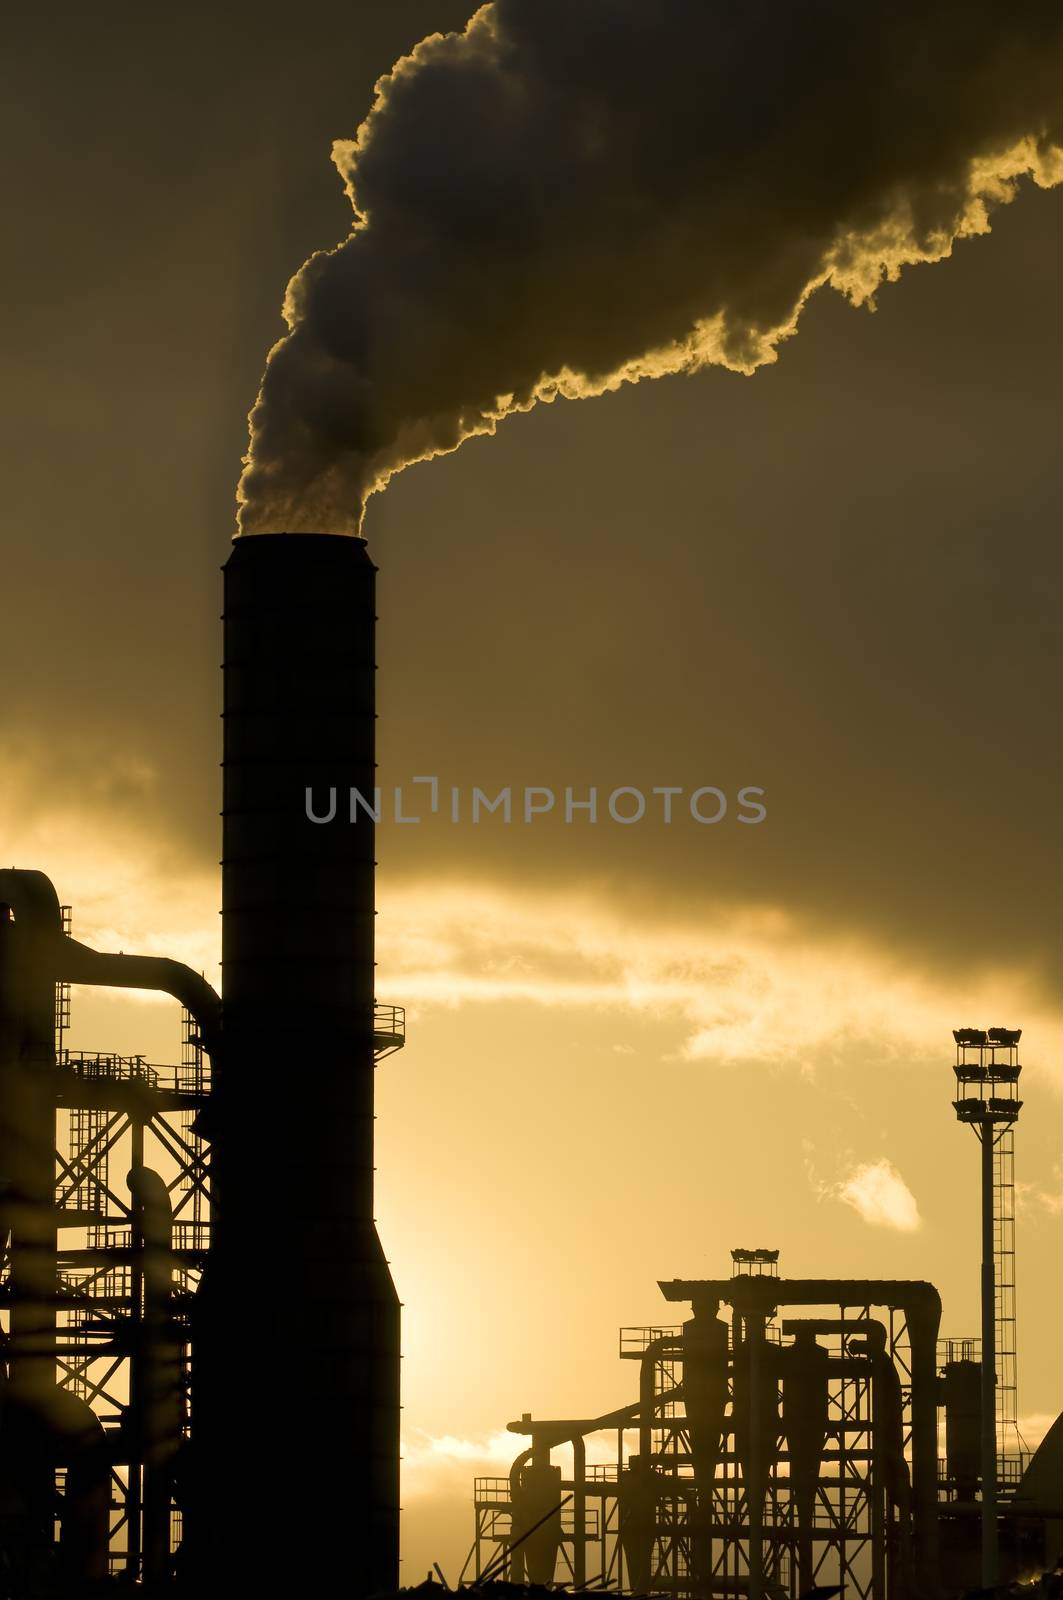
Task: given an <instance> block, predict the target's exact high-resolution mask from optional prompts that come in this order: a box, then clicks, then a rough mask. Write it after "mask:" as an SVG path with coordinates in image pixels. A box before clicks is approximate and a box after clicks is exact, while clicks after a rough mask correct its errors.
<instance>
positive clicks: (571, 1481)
mask: <svg viewBox="0 0 1063 1600" xmlns="http://www.w3.org/2000/svg"><path fill="white" fill-rule="evenodd" d="M374 579H375V568H374V566H373V564H372V562H371V561H370V559H369V555H368V553H367V550H366V546H365V544H364V543H363V542H362V541H361V540H360V539H357V538H353V537H344V536H335V535H314V534H306V535H288V534H262V535H256V536H253V537H245V538H242V539H239V540H237V542H236V544H235V546H234V551H233V554H232V556H231V558H230V560H229V562H228V564H227V567H226V572H225V618H224V627H225V662H224V674H225V678H224V682H225V690H224V804H223V888H222V916H223V977H224V984H223V996H222V997H219V996H218V994H216V993H215V991H214V990H213V989H212V988H211V986H210V985H209V984H208V983H206V982H205V980H204V979H202V978H201V977H199V976H198V975H197V974H195V973H194V972H192V971H190V970H189V969H188V968H187V967H184V966H182V965H180V964H179V963H177V962H172V961H166V960H160V959H155V958H146V957H137V956H132V955H124V954H119V955H108V954H102V953H99V952H97V951H94V950H91V949H89V948H87V947H86V946H84V945H82V944H80V943H79V942H77V940H76V939H75V938H74V937H73V936H72V933H71V927H70V922H69V919H68V917H67V913H66V909H65V908H64V907H63V906H62V904H61V902H60V899H59V896H58V894H57V892H56V889H55V888H54V887H53V885H52V884H51V883H50V881H49V880H48V878H47V877H45V876H44V875H43V874H42V873H40V872H38V871H36V870H31V869H29V868H27V869H23V870H16V869H11V870H9V871H2V872H0V1185H2V1186H0V1246H2V1250H3V1254H2V1259H0V1314H2V1321H3V1347H2V1352H0V1353H2V1362H3V1371H2V1379H0V1595H2V1596H11V1597H16V1596H26V1597H31V1596H37V1595H41V1596H43V1595H67V1594H69V1595H75V1594H82V1593H92V1592H94V1591H96V1590H100V1591H104V1590H106V1588H107V1587H108V1585H109V1584H110V1583H117V1584H119V1585H121V1584H123V1583H128V1584H130V1585H133V1584H136V1585H140V1586H142V1592H148V1593H164V1592H171V1590H177V1591H179V1592H184V1593H189V1594H207V1593H212V1592H223V1593H225V1592H227V1593H233V1594H237V1593H239V1594H245V1593H246V1594H258V1593H263V1594H264V1593H266V1592H271V1593H272V1592H278V1593H282V1594H284V1593H287V1594H293V1595H307V1596H316V1595H322V1596H324V1595H333V1594H336V1595H339V1594H346V1595H352V1596H358V1597H361V1596H369V1595H373V1594H382V1593H387V1592H390V1591H393V1590H395V1589H396V1588H397V1586H398V1583H399V1562H398V1534H399V1358H400V1338H399V1304H398V1299H397V1296H396V1292H395V1288H394V1286H393V1284H392V1281H391V1276H390V1273H389V1269H388V1266H387V1262H386V1260H385V1257H384V1254H383V1251H382V1248H381V1244H380V1241H379V1239H378V1237H377V1231H376V1225H375V1221H374V1210H373V1173H374V1156H373V1120H374V1111H373V1108H374V1088H373V1086H374V1076H373V1075H374V1068H375V1065H376V1063H377V1062H378V1061H379V1060H380V1059H381V1058H382V1057H384V1056H387V1055H389V1054H391V1053H392V1052H394V1051H395V1050H397V1049H399V1048H401V1046H402V1044H403V1042H404V1017H403V1012H402V1010H401V1009H400V1008H399V1007H397V1006H394V1005H385V1004H383V1003H381V1002H380V1001H378V999H377V997H376V995H375V993H374V933H373V927H374V915H375V906H374V851H373V824H372V818H371V817H370V816H369V815H368V814H367V812H366V811H364V810H362V811H360V812H359V813H358V814H357V816H356V817H355V818H354V819H352V824H351V826H349V827H343V828H323V827H315V826H314V825H313V824H312V823H311V822H309V821H308V819H307V817H306V814H305V810H304V807H303V804H302V797H303V795H304V793H305V790H306V788H307V787H308V786H311V785H313V786H320V787H324V788H329V787H336V788H337V789H340V790H344V789H357V790H359V791H360V792H361V793H370V792H371V791H372V789H373V786H374V767H375V763H374V724H375V709H374V707H375V694H374V675H375V662H374V628H375V596H374ZM72 984H78V985H81V984H85V985H104V986H114V987H119V988H146V989H154V990H158V991H160V992H162V993H164V994H167V995H170V996H172V997H173V999H174V1000H175V1001H176V1002H177V1003H179V1004H180V1005H181V1006H182V1007H183V1008H184V1039H185V1046H184V1053H183V1057H182V1060H181V1062H180V1064H178V1065H175V1066H170V1067H161V1066H155V1065H149V1064H148V1063H147V1062H146V1061H145V1060H143V1059H142V1058H141V1057H123V1056H119V1055H115V1054H108V1053H99V1054H90V1053H85V1052H81V1051H75V1050H72V1049H71V1048H69V1046H68V1044H67V1042H66V1038H67V1029H68V1026H69V1020H70V1018H69V1006H70V986H71V985H72ZM1018 1047H1019V1032H1018V1030H1010V1029H1003V1028H994V1029H991V1030H988V1031H982V1030H979V1029H972V1028H965V1029H959V1030H957V1032H956V1035H955V1052H956V1053H955V1060H954V1072H955V1081H956V1099H955V1102H954V1104H955V1109H956V1113H957V1116H958V1117H959V1119H960V1121H961V1122H964V1123H966V1124H968V1125H970V1126H971V1127H972V1128H974V1130H975V1131H976V1133H977V1134H978V1136H979V1138H980V1140H981V1151H982V1179H983V1264H982V1271H983V1278H982V1292H983V1320H982V1327H981V1332H980V1337H979V1338H977V1339H975V1338H971V1339H951V1340H950V1339H945V1340H943V1339H942V1338H941V1330H940V1319H941V1306H940V1301H939V1297H938V1294H937V1291H936V1290H935V1289H934V1287H933V1286H932V1285H931V1284H929V1283H920V1282H903V1281H901V1282H892V1281H878V1280H859V1279H857V1280H853V1279H837V1278H832V1277H830V1276H829V1275H825V1276H824V1277H822V1278H817V1279H803V1278H802V1279H787V1278H786V1277H784V1276H780V1275H779V1262H778V1253H777V1252H775V1251H771V1250H765V1249H752V1250H749V1249H736V1250H734V1251H733V1252H732V1272H731V1275H730V1276H728V1277H723V1278H719V1279H709V1280H701V1279H691V1280H680V1281H674V1282H665V1283H662V1284H661V1289H662V1292H663V1294H664V1297H665V1299H666V1300H667V1301H668V1302H669V1303H670V1305H674V1306H676V1307H679V1308H683V1310H682V1311H680V1312H678V1313H677V1315H679V1316H680V1318H681V1320H679V1321H678V1322H676V1323H675V1324H674V1325H668V1326H664V1325H662V1326H657V1327H651V1328H639V1329H625V1330H623V1332H622V1334H621V1341H620V1355H621V1357H622V1358H623V1359H624V1360H626V1361H630V1362H633V1363H635V1364H636V1366H637V1375H638V1377H637V1386H636V1385H633V1387H634V1388H635V1394H634V1398H632V1399H631V1400H630V1401H628V1402H625V1403H623V1404H621V1405H620V1406H618V1407H617V1408H616V1409H615V1410H613V1411H611V1412H609V1413H608V1414H607V1415H604V1416H591V1417H577V1418H571V1417H570V1418H561V1419H556V1418H538V1417H533V1416H531V1415H524V1416H523V1417H522V1418H521V1419H520V1420H519V1421H516V1422H514V1423H512V1424H510V1427H511V1429H512V1431H513V1432H514V1433H515V1435H519V1436H521V1439H520V1440H518V1439H517V1438H515V1440H514V1449H515V1460H514V1463H513V1467H512V1470H511V1472H510V1473H509V1475H508V1476H507V1477H503V1478H498V1479H487V1478H481V1479H478V1480H477V1481H476V1485H475V1528H474V1530H472V1529H471V1530H470V1532H472V1531H474V1534H475V1537H474V1542H473V1547H472V1550H471V1552H470V1560H469V1562H468V1563H467V1570H468V1571H469V1573H470V1577H469V1581H470V1582H471V1583H475V1584H479V1585H481V1586H483V1585H488V1584H491V1583H494V1582H499V1583H502V1582H505V1583H509V1584H511V1585H512V1584H529V1585H546V1586H560V1587H565V1586H571V1587H572V1588H574V1589H579V1590H582V1589H587V1588H590V1589H608V1590H610V1591H611V1592H614V1593H616V1592H628V1593H637V1594H641V1593H654V1594H657V1593H659V1594H668V1595H674V1596H690V1597H700V1596H706V1597H708V1596H713V1595H748V1596H749V1597H750V1600H761V1597H769V1596H771V1597H779V1596H789V1597H797V1596H801V1595H808V1594H810V1593H815V1592H817V1591H823V1590H824V1589H827V1590H829V1589H832V1588H840V1589H841V1590H842V1591H843V1592H844V1593H845V1594H846V1595H847V1596H853V1597H857V1596H858V1597H867V1600H920V1597H926V1600H930V1597H936V1596H941V1595H949V1594H957V1593H959V1592H961V1591H962V1590H964V1589H965V1588H968V1587H976V1586H978V1585H979V1584H983V1585H985V1586H992V1585H994V1584H995V1583H996V1582H997V1581H998V1579H1001V1578H1003V1579H1007V1578H1010V1577H1013V1576H1015V1575H1016V1574H1018V1573H1020V1572H1032V1571H1040V1570H1042V1569H1043V1568H1044V1567H1045V1566H1046V1565H1050V1564H1051V1563H1052V1561H1053V1560H1054V1558H1055V1557H1056V1556H1058V1555H1059V1553H1060V1551H1061V1550H1063V1427H1061V1425H1060V1424H1059V1423H1057V1425H1056V1426H1055V1428H1053V1430H1052V1431H1051V1432H1050V1433H1049V1435H1048V1437H1047V1439H1046V1441H1045V1443H1044V1444H1043V1445H1042V1446H1041V1448H1040V1449H1039V1451H1038V1452H1037V1453H1036V1455H1035V1456H1034V1457H1033V1459H1032V1461H1028V1460H1027V1459H1026V1457H1025V1454H1024V1452H1023V1449H1022V1446H1021V1442H1020V1441H1019V1440H1018V1437H1017V1424H1016V1415H1017V1414H1016V1404H1015V1359H1016V1339H1015V1312H1014V1209H1013V1196H1014V1182H1013V1172H1012V1161H1013V1131H1014V1126H1015V1122H1016V1119H1017V1117H1018V1114H1019V1108H1020V1101H1019V1099H1018V1088H1019V1078H1020V1072H1021V1066H1020V1063H1019V1057H1018ZM652 1266H653V1263H652V1262H647V1263H646V1267H647V1272H650V1271H652ZM828 1266H829V1263H824V1269H825V1270H826V1268H827V1267H828ZM687 1310H689V1315H686V1314H685V1312H686V1311H687ZM413 1314H414V1315H415V1314H416V1311H414V1313H413ZM942 1433H943V1438H944V1449H943V1451H942V1447H941V1442H940V1441H941V1439H942ZM597 1434H606V1435H608V1436H610V1437H615V1441H616V1452H615V1456H614V1458H613V1460H612V1461H611V1462H609V1461H602V1460H601V1459H596V1460H595V1461H593V1462H589V1461H588V1451H587V1441H588V1438H590V1437H591V1436H593V1435H597ZM522 1441H524V1442H522ZM560 1450H565V1451H570V1452H571V1467H570V1468H569V1469H568V1471H567V1473H566V1471H565V1469H564V1468H563V1467H562V1466H561V1465H559V1464H558V1463H556V1462H555V1461H554V1460H553V1459H552V1455H553V1453H554V1452H556V1451H560ZM463 1576H464V1575H463Z"/></svg>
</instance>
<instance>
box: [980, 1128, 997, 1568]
mask: <svg viewBox="0 0 1063 1600" xmlns="http://www.w3.org/2000/svg"><path fill="white" fill-rule="evenodd" d="M993 1130H994V1124H993V1123H992V1122H990V1121H985V1122H983V1123H982V1125H981V1127H980V1129H979V1135H980V1138H981V1141H982V1588H983V1589H992V1588H995V1587H996V1585H997V1583H999V1581H1000V1549H999V1539H998V1533H997V1402H996V1382H997V1349H996V1343H997V1341H996V1331H997V1327H996V1265H995V1257H994V1240H993Z"/></svg>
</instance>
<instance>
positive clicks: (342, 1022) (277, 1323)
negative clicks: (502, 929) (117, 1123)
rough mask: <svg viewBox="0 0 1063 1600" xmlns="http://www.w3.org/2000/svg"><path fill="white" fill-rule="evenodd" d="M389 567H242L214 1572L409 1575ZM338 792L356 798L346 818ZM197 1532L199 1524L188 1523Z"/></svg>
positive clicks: (227, 969) (214, 1268)
mask: <svg viewBox="0 0 1063 1600" xmlns="http://www.w3.org/2000/svg"><path fill="white" fill-rule="evenodd" d="M375 575H376V572H375V568H374V566H373V564H372V562H371V561H370V559H369V556H368V554H367V552H366V548H365V545H364V543H363V541H362V540H360V539H355V538H351V537H348V536H339V535H329V534H297V535H290V534H260V535H255V536H254V537H249V538H242V539H238V540H237V541H236V542H235V544H234V547H233V553H232V555H231V557H230V559H229V561H228V563H227V564H226V568H225V712H224V810H223V818H224V821H223V856H224V859H223V863H222V866H223V891H222V906H223V910H222V930H223V932H222V957H223V960H222V967H223V978H224V988H223V1011H222V1048H221V1051H220V1053H219V1056H218V1060H217V1062H216V1066H215V1080H214V1081H215V1087H214V1092H213V1095H212V1107H211V1119H212V1120H211V1127H210V1135H211V1167H212V1193H213V1200H212V1205H213V1211H212V1248H211V1254H210V1261H209V1264H208V1267H207V1271H206V1274H205V1277H204V1283H203V1286H202V1289H201V1303H200V1307H199V1329H198V1335H197V1338H196V1339H195V1340H194V1362H195V1370H194V1374H193V1383H194V1392H193V1404H194V1424H195V1429H196V1450H197V1452H198V1457H199V1462H200V1468H199V1479H200V1483H201V1486H202V1490H203V1497H202V1499H199V1500H198V1503H199V1505H200V1507H201V1523H200V1530H199V1534H198V1535H197V1536H195V1542H196V1543H197V1544H198V1547H199V1553H198V1556H197V1558H196V1561H197V1565H198V1566H199V1567H200V1569H201V1570H204V1571H205V1572H209V1574H210V1575H211V1576H212V1578H213V1576H214V1575H215V1574H216V1573H217V1571H218V1566H219V1564H220V1566H221V1569H222V1571H223V1572H224V1573H225V1575H226V1579H227V1580H228V1581H236V1582H238V1583H239V1586H240V1591H241V1592H247V1593H257V1592H259V1590H260V1589H261V1592H266V1590H267V1589H270V1590H275V1591H279V1592H282V1593H283V1592H287V1593H293V1594H294V1593H305V1594H311V1593H321V1594H326V1593H344V1594H348V1595H351V1596H355V1597H357V1596H361V1595H367V1594H372V1593H374V1592H377V1591H381V1590H389V1589H394V1588H396V1587H397V1583H398V1509H399V1508H398V1473H399V1449H398V1424H399V1307H398V1301H397V1298H396V1295H395V1290H394V1287H393V1285H392V1282H391V1276H390V1273H389V1271H388V1267H387V1263H386V1261H385V1259H384V1256H383V1253H382V1251H381V1248H380V1243H379V1240H378V1238H377V1232H376V1225H375V1221H374V1214H373V1062H374V1057H373V1002H374V959H373V958H374V937H373V920H374V916H375V912H374V849H373V844H374V840H373V824H372V818H371V816H370V815H369V814H368V813H367V812H366V810H365V809H363V808H356V809H355V814H354V816H353V817H351V815H350V809H349V797H350V793H351V791H352V790H357V791H358V792H359V793H360V794H361V795H362V796H364V797H365V799H366V801H367V802H368V803H369V804H372V798H373V790H374V784H375V759H374V757H375V751H374V721H375V710H374V705H375V694H374V675H375V671H376V668H375V659H374V625H375V589H374V581H375ZM308 789H312V790H313V793H314V812H315V814H316V815H318V816H327V815H328V811H329V804H328V802H329V796H330V791H332V790H335V793H336V800H337V806H336V813H335V817H334V819H333V820H332V821H331V822H328V823H325V824H318V823H315V822H313V821H311V820H310V818H309V817H308V814H307V804H306V794H307V790H308ZM190 1532H191V1530H190Z"/></svg>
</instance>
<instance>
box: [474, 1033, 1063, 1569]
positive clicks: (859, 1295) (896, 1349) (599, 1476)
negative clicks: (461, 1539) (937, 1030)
mask: <svg viewBox="0 0 1063 1600" xmlns="http://www.w3.org/2000/svg"><path fill="white" fill-rule="evenodd" d="M1019 1037H1020V1032H1019V1030H1012V1029H1001V1028H995V1029H990V1030H988V1031H984V1030H977V1029H961V1030H957V1032H956V1035H955V1038H956V1046H957V1053H956V1062H955V1076H956V1080H957V1085H958V1088H957V1099H956V1101H955V1108H956V1112H957V1115H958V1117H959V1119H960V1121H962V1122H965V1123H968V1124H969V1125H971V1126H974V1127H975V1128H976V1131H978V1132H979V1135H980V1138H981V1139H982V1151H983V1205H982V1217H983V1228H982V1240H983V1255H984V1260H983V1270H982V1285H983V1294H984V1297H985V1298H984V1299H983V1339H982V1341H979V1340H977V1339H946V1340H942V1339H940V1338H939V1322H940V1314H941V1306H940V1301H939V1298H938V1294H937V1291H936V1290H935V1289H934V1288H933V1286H932V1285H931V1284H928V1283H910V1282H879V1281H874V1280H862V1279H849V1280H829V1279H828V1280H818V1279H817V1280H805V1279H796V1280H795V1279H785V1278H780V1277H779V1276H778V1252H777V1251H773V1250H763V1249H756V1250H746V1249H738V1250H734V1251H732V1253H731V1254H732V1276H731V1277H730V1278H729V1279H715V1280H705V1281H702V1280H694V1281H682V1282H667V1283H661V1285H660V1288H661V1291H662V1293H663V1294H664V1297H665V1299H666V1300H669V1301H672V1302H679V1303H685V1304H687V1305H689V1307H690V1310H691V1316H690V1317H689V1318H688V1319H687V1320H685V1321H683V1322H680V1323H675V1324H672V1325H669V1326H663V1325H662V1326H655V1327H651V1328H625V1329H622V1330H621V1335H620V1356H621V1359H623V1360H631V1361H636V1362H637V1363H638V1364H639V1382H638V1397H637V1399H635V1400H633V1401H632V1402H630V1403H629V1404H627V1405H624V1406H621V1407H619V1408H618V1409H616V1410H614V1411H611V1412H609V1413H607V1414H606V1415H604V1416H597V1417H591V1418H586V1417H584V1418H566V1419H556V1418H535V1417H532V1416H531V1415H529V1414H527V1413H525V1415H524V1416H523V1417H522V1418H521V1419H520V1421H518V1422H512V1423H510V1424H509V1426H510V1430H511V1431H512V1432H514V1433H516V1434H522V1435H524V1436H526V1437H527V1439H528V1441H529V1443H528V1446H527V1448H525V1449H522V1450H521V1451H520V1452H519V1453H518V1454H517V1456H516V1458H515V1460H514V1462H513V1466H512V1468H511V1470H510V1473H509V1475H508V1477H505V1478H478V1479H477V1480H476V1483H475V1490H474V1502H475V1539H474V1546H473V1551H472V1558H473V1559H474V1564H475V1570H476V1573H477V1574H478V1575H479V1574H483V1573H485V1572H486V1573H488V1574H491V1575H497V1574H498V1573H499V1572H507V1573H508V1574H509V1575H510V1576H511V1577H512V1578H514V1579H516V1580H518V1581H519V1580H521V1579H527V1580H530V1581H533V1582H536V1583H551V1582H554V1581H560V1582H562V1583H568V1582H571V1583H572V1584H573V1585H574V1586H575V1587H576V1588H583V1587H589V1588H608V1589H612V1590H616V1591H628V1592H631V1593H635V1594H641V1593H662V1594H669V1595H677V1596H684V1597H687V1596H689V1597H691V1600H696V1597H702V1596H712V1595H735V1594H741V1595H744V1596H749V1597H751V1600H762V1597H773V1600H780V1597H783V1596H785V1597H791V1600H796V1597H797V1596H800V1595H804V1594H807V1593H808V1591H809V1590H811V1589H814V1588H815V1587H817V1586H826V1587H828V1589H829V1587H830V1586H832V1585H838V1586H840V1587H841V1589H842V1591H843V1593H844V1594H845V1595H848V1596H851V1597H857V1600H909V1597H910V1600H920V1597H931V1596H938V1595H941V1594H951V1595H955V1594H959V1593H962V1592H963V1591H964V1590H965V1589H969V1588H974V1587H977V1586H978V1584H979V1582H980V1580H981V1577H982V1575H983V1574H984V1573H985V1572H986V1571H987V1570H989V1565H990V1564H992V1570H993V1572H994V1581H995V1579H996V1576H999V1570H998V1569H999V1568H1003V1569H1004V1571H1005V1576H1008V1577H1014V1576H1015V1575H1016V1574H1018V1573H1021V1572H1024V1571H1025V1572H1031V1571H1040V1570H1041V1569H1042V1568H1043V1567H1044V1566H1046V1565H1050V1564H1051V1563H1053V1562H1054V1561H1055V1560H1056V1558H1057V1557H1058V1556H1059V1555H1060V1554H1061V1552H1063V1418H1061V1419H1060V1421H1059V1422H1058V1423H1057V1424H1056V1425H1055V1427H1054V1428H1053V1429H1052V1430H1051V1431H1050V1432H1049V1434H1048V1435H1047V1437H1046V1438H1045V1440H1044V1441H1043V1443H1042V1445H1041V1446H1040V1448H1039V1449H1038V1450H1037V1452H1036V1453H1035V1454H1034V1455H1033V1456H1032V1459H1031V1457H1030V1454H1029V1452H1027V1451H1025V1450H1024V1449H1023V1448H1022V1445H1021V1441H1020V1440H1019V1437H1018V1431H1017V1422H1016V1397H1015V1395H1016V1386H1015V1367H1016V1339H1015V1272H1014V1260H1015V1237H1014V1200H1013V1196H1014V1170H1013V1156H1014V1150H1013V1140H1012V1130H1013V1127H1014V1123H1015V1120H1016V1118H1017V1116H1018V1111H1019V1106H1020V1102H1019V1101H1018V1099H1017V1085H1018V1080H1019V1075H1020V1073H1021V1070H1022V1069H1021V1066H1020V1065H1019V1062H1018V1054H1017V1047H1018V1041H1019ZM986 1260H988V1270H987V1267H986ZM983 1347H984V1348H985V1349H986V1350H988V1355H987V1357H986V1361H985V1364H984V1365H983V1361H982V1351H983ZM942 1438H943V1440H944V1447H945V1448H944V1455H943V1456H942V1455H940V1454H939V1440H940V1439H942ZM610 1440H613V1441H615V1444H614V1445H613V1446H612V1448H610V1445H609V1443H608V1441H610ZM987 1441H988V1443H987ZM589 1442H590V1444H589ZM555 1450H564V1451H565V1453H566V1458H567V1460H566V1466H567V1471H566V1470H563V1469H562V1467H561V1466H559V1465H556V1464H555V1463H554V1461H553V1459H552V1452H553V1451H555ZM592 1454H593V1457H595V1458H596V1459H591V1457H592ZM569 1463H570V1464H569ZM987 1528H988V1529H989V1530H990V1531H989V1534H988V1541H987ZM987 1543H988V1550H987Z"/></svg>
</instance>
